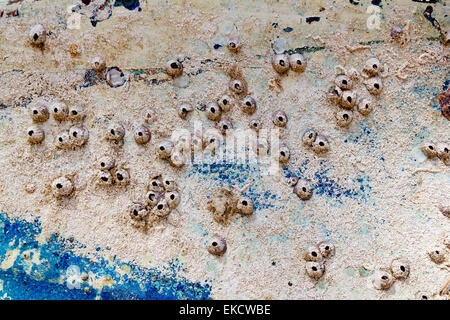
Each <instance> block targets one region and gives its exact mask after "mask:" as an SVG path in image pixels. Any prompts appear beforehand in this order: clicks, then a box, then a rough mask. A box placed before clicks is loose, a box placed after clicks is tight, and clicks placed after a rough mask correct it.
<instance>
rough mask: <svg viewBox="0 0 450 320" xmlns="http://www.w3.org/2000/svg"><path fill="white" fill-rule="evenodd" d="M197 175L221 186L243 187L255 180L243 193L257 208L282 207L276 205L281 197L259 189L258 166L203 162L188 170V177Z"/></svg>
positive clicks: (200, 178)
mask: <svg viewBox="0 0 450 320" xmlns="http://www.w3.org/2000/svg"><path fill="white" fill-rule="evenodd" d="M193 176H196V177H197V178H198V179H199V180H201V181H203V182H207V181H215V182H217V183H218V185H219V186H220V187H223V186H226V187H229V188H231V187H233V186H240V187H243V186H244V185H245V184H247V183H249V182H254V183H252V185H251V186H250V188H249V189H248V190H247V191H246V192H244V193H243V195H245V196H247V197H249V198H251V199H252V201H253V205H254V208H255V210H260V209H266V208H277V209H282V207H280V206H276V205H275V202H276V200H278V199H280V197H279V196H278V195H276V194H274V193H272V192H270V191H268V190H266V191H258V189H259V188H260V187H259V186H260V184H259V183H256V181H259V180H260V178H261V172H260V169H259V168H258V166H256V165H251V164H249V163H247V164H236V163H202V164H193V165H192V169H191V170H190V171H189V172H188V177H193Z"/></svg>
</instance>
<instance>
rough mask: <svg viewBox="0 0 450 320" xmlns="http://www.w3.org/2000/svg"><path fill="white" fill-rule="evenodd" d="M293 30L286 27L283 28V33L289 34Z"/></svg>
mask: <svg viewBox="0 0 450 320" xmlns="http://www.w3.org/2000/svg"><path fill="white" fill-rule="evenodd" d="M292 30H293V29H292V28H291V27H287V28H284V29H283V31H284V32H291V31H292Z"/></svg>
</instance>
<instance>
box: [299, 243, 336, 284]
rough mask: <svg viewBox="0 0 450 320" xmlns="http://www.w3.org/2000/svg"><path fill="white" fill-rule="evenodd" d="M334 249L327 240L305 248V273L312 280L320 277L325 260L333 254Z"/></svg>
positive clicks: (323, 269) (323, 271) (323, 270)
mask: <svg viewBox="0 0 450 320" xmlns="http://www.w3.org/2000/svg"><path fill="white" fill-rule="evenodd" d="M335 250H336V249H335V247H334V245H333V244H332V243H330V242H328V241H321V242H319V243H318V244H317V245H313V246H310V247H308V248H306V250H305V251H304V253H303V258H304V259H305V261H306V264H305V270H306V274H307V275H308V276H309V277H310V278H312V279H314V280H318V279H320V278H321V277H322V276H323V274H324V273H325V261H326V260H327V259H329V258H331V257H333V256H334V254H335Z"/></svg>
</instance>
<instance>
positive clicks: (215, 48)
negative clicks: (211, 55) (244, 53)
mask: <svg viewBox="0 0 450 320" xmlns="http://www.w3.org/2000/svg"><path fill="white" fill-rule="evenodd" d="M220 47H222V45H220V44H217V43H216V44H215V45H214V50H217V49H219V48H220Z"/></svg>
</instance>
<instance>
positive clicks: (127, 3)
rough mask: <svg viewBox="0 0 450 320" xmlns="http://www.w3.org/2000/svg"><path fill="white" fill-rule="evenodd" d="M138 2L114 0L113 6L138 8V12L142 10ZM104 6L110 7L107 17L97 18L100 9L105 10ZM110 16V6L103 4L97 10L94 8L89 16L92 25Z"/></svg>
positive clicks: (137, 0)
mask: <svg viewBox="0 0 450 320" xmlns="http://www.w3.org/2000/svg"><path fill="white" fill-rule="evenodd" d="M140 5H141V4H140V3H139V0H116V1H115V2H114V5H113V7H124V8H126V9H128V10H134V9H136V8H138V10H137V11H138V12H141V11H142V8H141V7H140ZM105 8H110V10H111V11H110V12H109V14H108V17H106V18H105V19H98V18H97V15H98V13H99V11H101V10H105ZM111 16H112V8H111V7H110V5H107V4H105V5H104V6H103V7H100V8H99V9H98V10H95V11H94V12H93V15H92V16H91V17H89V19H90V21H91V24H92V26H93V27H96V26H97V23H99V22H102V21H105V20H108V19H109V18H111Z"/></svg>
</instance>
